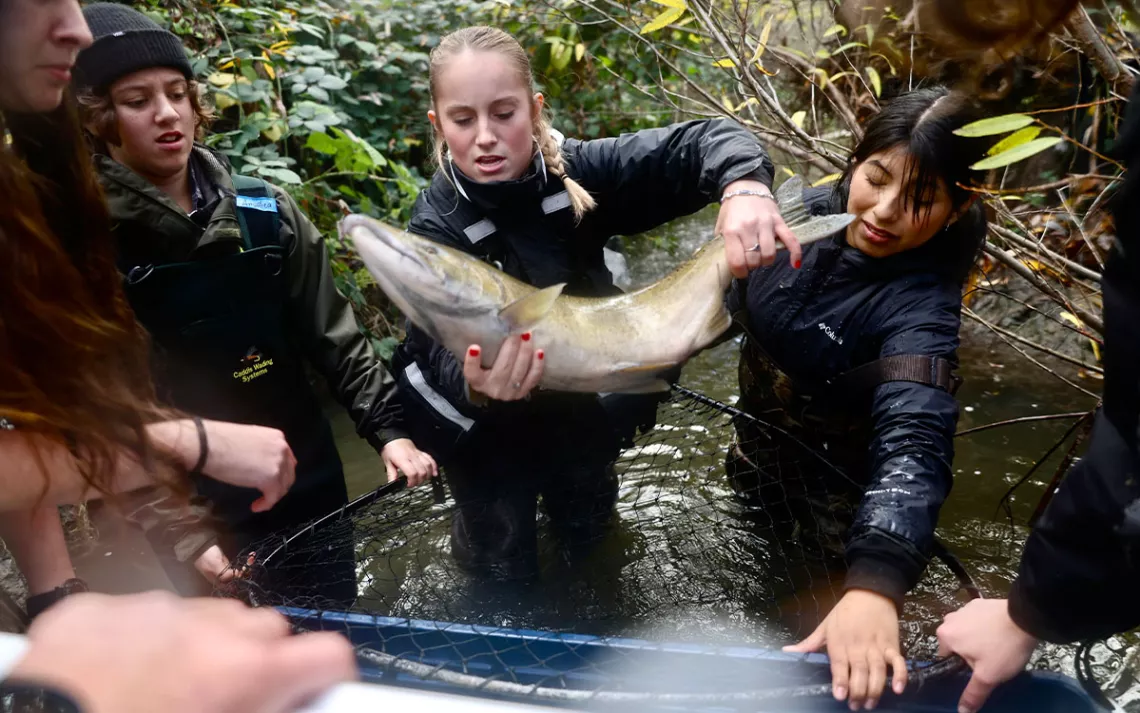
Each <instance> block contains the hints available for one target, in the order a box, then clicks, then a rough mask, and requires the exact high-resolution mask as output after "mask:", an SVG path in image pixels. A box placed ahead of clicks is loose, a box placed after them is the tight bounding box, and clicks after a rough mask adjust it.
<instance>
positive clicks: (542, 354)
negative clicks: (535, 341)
mask: <svg viewBox="0 0 1140 713" xmlns="http://www.w3.org/2000/svg"><path fill="white" fill-rule="evenodd" d="M536 356H537V357H538V360H539V361H542V360H543V359H545V358H546V352H544V351H542V350H541V349H539V350H538V354H537V355H536Z"/></svg>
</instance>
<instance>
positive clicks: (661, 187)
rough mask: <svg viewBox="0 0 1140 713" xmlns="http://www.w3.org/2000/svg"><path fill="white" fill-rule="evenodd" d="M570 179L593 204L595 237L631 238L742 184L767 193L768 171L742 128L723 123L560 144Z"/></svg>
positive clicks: (759, 149) (697, 123)
mask: <svg viewBox="0 0 1140 713" xmlns="http://www.w3.org/2000/svg"><path fill="white" fill-rule="evenodd" d="M563 153H564V154H565V156H566V160H567V163H568V165H569V166H570V174H571V175H572V176H573V177H574V178H575V179H577V180H578V182H579V183H580V184H581V185H582V187H583V188H585V189H586V190H587V191H589V192H590V194H591V195H592V196H593V197H594V199H595V200H596V201H597V203H598V207H597V208H596V209H595V210H594V211H593V213H591V219H592V220H594V221H596V226H597V229H596V230H595V231H594V232H595V233H596V234H598V235H604V236H605V237H606V238H608V237H609V236H611V235H632V234H635V233H640V232H644V231H646V230H650V229H652V228H655V227H657V226H659V225H661V224H663V223H666V222H668V221H670V220H673V219H675V218H679V217H681V216H684V215H689V214H690V213H694V212H696V211H697V210H700V209H701V208H703V207H705V206H706V205H708V204H710V203H714V202H716V201H718V200H720V196H721V193H722V192H723V191H724V188H725V186H727V185H728V184H730V183H732V182H733V181H737V180H740V179H742V178H750V179H755V180H757V181H760V182H761V183H763V184H765V185H767V186H769V187H771V185H772V176H773V171H774V168H773V166H772V162H771V160H769V158H768V154H767V152H766V151H765V150H764V147H763V146H761V145H760V142H759V141H758V140H757V139H756V137H755V136H753V135H752V133H751V132H749V131H748V130H747V129H745V128H744V127H743V126H741V125H740V124H737V123H736V122H734V121H729V120H727V119H709V120H704V121H688V122H684V123H680V124H674V125H672V126H668V127H663V128H659V129H645V130H643V131H638V132H636V133H631V134H623V135H622V136H620V137H617V138H609V139H598V140H594V141H585V142H582V141H574V140H568V141H566V143H565V144H564V145H563Z"/></svg>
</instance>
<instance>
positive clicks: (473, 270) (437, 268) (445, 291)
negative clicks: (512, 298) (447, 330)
mask: <svg viewBox="0 0 1140 713" xmlns="http://www.w3.org/2000/svg"><path fill="white" fill-rule="evenodd" d="M339 230H340V234H341V237H342V238H344V239H346V240H348V241H349V242H350V243H351V244H352V245H353V247H354V248H355V249H356V252H357V254H358V255H360V258H361V260H363V261H364V265H365V267H366V268H367V269H368V272H369V274H371V275H372V277H373V278H374V279H375V280H376V283H377V284H378V285H379V286H380V289H382V290H383V291H384V294H385V295H386V296H387V297H388V299H390V300H392V302H393V303H395V305H396V306H397V307H398V308H399V309H400V310H401V311H402V312H403V313H404V315H405V316H407V317H408V318H409V319H411V320H412V321H413V322H415V323H416V324H417V325H419V326H420V327H421V328H422V329H425V330H426V331H427V332H428V333H429V334H432V335H433V336H436V337H438V336H439V335H438V334H434V332H437V331H438V329H437V326H438V325H437V323H438V322H439V321H440V319H441V318H446V317H447V316H457V317H458V316H460V315H458V314H457V311H458V310H464V311H465V315H466V316H467V317H468V318H470V317H473V316H475V315H474V312H479V311H486V312H489V313H495V312H497V310H498V307H497V306H496V304H495V303H494V301H493V298H494V296H495V295H496V294H497V292H498V290H497V289H496V285H495V284H494V283H495V280H494V276H493V274H492V270H491V268H490V267H489V266H487V265H485V264H484V263H483V262H481V261H480V260H478V259H477V258H475V257H473V256H471V255H467V254H465V253H462V252H460V251H458V250H453V249H451V248H448V247H446V246H443V245H439V244H438V243H435V242H433V241H431V240H428V239H427V238H423V237H420V236H418V235H414V234H412V233H409V232H407V231H404V230H400V229H399V228H395V227H392V226H390V225H387V224H385V223H382V222H380V221H378V220H375V219H373V218H370V217H368V216H365V215H349V216H346V217H345V218H343V219H342V220H341V221H340V225H339Z"/></svg>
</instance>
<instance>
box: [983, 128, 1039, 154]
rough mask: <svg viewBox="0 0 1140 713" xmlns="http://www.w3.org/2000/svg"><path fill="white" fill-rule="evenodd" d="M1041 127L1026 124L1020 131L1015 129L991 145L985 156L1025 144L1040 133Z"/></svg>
mask: <svg viewBox="0 0 1140 713" xmlns="http://www.w3.org/2000/svg"><path fill="white" fill-rule="evenodd" d="M1041 130H1042V127H1040V126H1027V127H1025V128H1024V129H1022V130H1021V131H1015V132H1014V133H1012V134H1010V135H1009V136H1007V137H1005V138H1004V139H1002V140H1001V141H999V142H997V143H996V144H994V145H993V148H991V149H990V150H989V151H987V152H986V155H987V156H996V155H998V154H999V153H1002V152H1004V151H1009V150H1010V149H1012V148H1017V147H1018V146H1021V145H1022V144H1027V143H1029V142H1030V141H1032V140H1033V139H1036V138H1037V136H1038V135H1039V134H1040V133H1041Z"/></svg>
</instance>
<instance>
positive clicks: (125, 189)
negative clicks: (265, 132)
mask: <svg viewBox="0 0 1140 713" xmlns="http://www.w3.org/2000/svg"><path fill="white" fill-rule="evenodd" d="M190 160H191V161H192V162H193V169H192V170H194V171H195V172H196V173H197V174H198V175H197V180H199V181H201V182H204V183H205V184H207V185H206V186H205V187H200V188H201V192H202V194H203V197H205V198H206V199H207V200H208V204H207V205H206V207H205V208H204V209H203V211H204V214H203V215H202V216H200V217H199V216H195V217H194V218H191V217H190V216H189V215H187V214H186V212H185V211H184V210H182V208H181V207H180V206H179V205H178V204H177V203H175V202H174V201H173V200H172V199H171V198H170V196H168V195H166V193H164V192H163V191H161V190H159V189H158V188H157V187H156V186H155V185H154V184H153V183H151V182H150V181H148V180H146V179H145V178H143V177H142V176H140V175H138V174H137V173H135V172H134V171H132V170H131V169H130V168H128V167H126V166H124V165H123V164H121V163H119V162H117V161H115V160H114V159H112V158H111V157H109V156H106V155H102V154H99V155H96V156H95V168H96V171H97V172H98V173H99V178H100V182H101V183H102V184H103V188H104V192H105V194H106V197H107V206H108V209H109V211H110V214H111V217H112V219H113V220H114V222H115V223H123V224H135V225H141V226H143V227H145V228H147V229H148V230H145V231H130V233H129V234H132V235H133V234H135V233H138V232H145V233H146V234H147V235H148V238H147V240H148V242H150V243H151V244H150V245H146V246H143V245H130V244H122V243H120V246H119V247H120V251H121V252H124V253H127V254H126V255H124V257H125V258H126V259H128V260H130V259H131V255H130V253H133V252H136V251H138V252H140V253H142V254H145V255H158V256H161V257H162V259H163V260H168V261H177V260H182V259H185V258H186V257H188V256H189V254H190V253H191V252H193V251H194V250H195V249H197V248H200V247H203V246H205V245H209V244H213V243H229V242H233V243H236V244H239V245H240V244H241V230H240V228H239V227H238V223H237V215H236V208H235V205H234V200H233V196H234V194H235V193H234V187H233V179H232V178H230V172H229V161H228V160H227V159H226V158H225V157H224V156H222V155H221V154H218V153H216V152H214V151H213V150H211V149H209V148H207V147H205V146H202V145H200V144H195V145H194V149H193V153H192V154H191V159H190Z"/></svg>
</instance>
